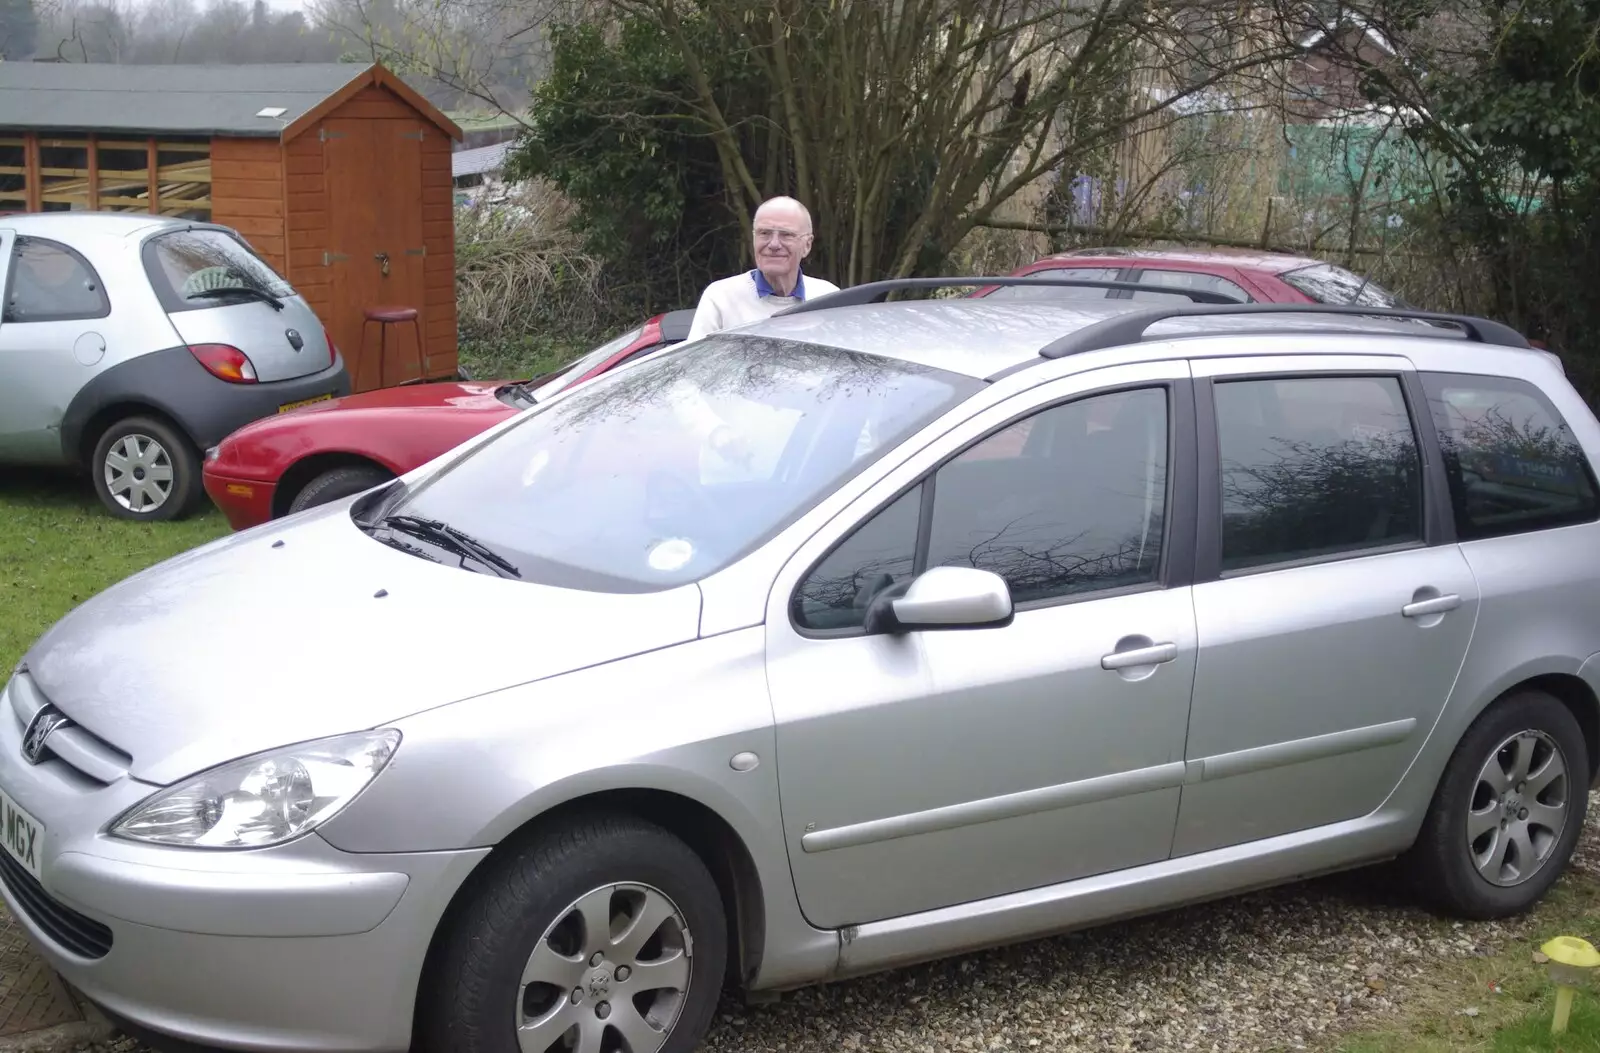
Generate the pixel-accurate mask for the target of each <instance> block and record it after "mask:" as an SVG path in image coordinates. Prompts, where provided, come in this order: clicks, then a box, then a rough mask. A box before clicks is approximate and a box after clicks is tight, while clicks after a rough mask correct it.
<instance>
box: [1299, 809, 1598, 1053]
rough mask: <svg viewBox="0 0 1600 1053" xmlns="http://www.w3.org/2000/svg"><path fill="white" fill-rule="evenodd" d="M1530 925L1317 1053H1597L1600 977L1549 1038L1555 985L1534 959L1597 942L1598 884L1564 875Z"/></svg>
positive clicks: (1449, 966)
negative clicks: (1573, 944) (1549, 948)
mask: <svg viewBox="0 0 1600 1053" xmlns="http://www.w3.org/2000/svg"><path fill="white" fill-rule="evenodd" d="M1591 807H1592V806H1591ZM1530 921H1531V924H1529V925H1528V926H1527V928H1526V930H1525V931H1524V932H1522V933H1521V935H1520V936H1518V937H1516V938H1513V939H1510V940H1507V941H1506V943H1505V945H1504V946H1502V947H1501V948H1500V949H1499V951H1498V952H1497V953H1495V954H1491V955H1488V956H1485V957H1473V958H1466V959H1460V960H1454V961H1441V962H1439V963H1438V965H1437V966H1436V967H1435V968H1433V969H1431V970H1430V971H1429V975H1428V976H1427V977H1426V979H1425V980H1423V981H1422V982H1420V983H1418V984H1417V985H1416V987H1417V989H1416V992H1415V994H1414V995H1413V996H1412V997H1411V998H1410V999H1409V1000H1408V1004H1406V1005H1404V1006H1403V1007H1402V1008H1401V1010H1400V1012H1399V1013H1397V1014H1396V1015H1395V1016H1392V1017H1388V1018H1377V1019H1374V1020H1372V1021H1369V1022H1368V1023H1367V1025H1366V1026H1365V1027H1361V1028H1359V1029H1358V1030H1356V1031H1354V1032H1352V1033H1349V1034H1345V1035H1342V1036H1337V1037H1335V1038H1334V1039H1333V1041H1332V1042H1331V1043H1329V1044H1328V1045H1327V1046H1323V1047H1321V1048H1323V1049H1328V1050H1329V1053H1600V977H1596V978H1595V980H1593V981H1591V982H1590V983H1588V984H1585V985H1582V986H1580V987H1578V989H1577V997H1576V998H1575V999H1574V1001H1573V1006H1572V1015H1571V1017H1570V1018H1569V1019H1568V1021H1567V1030H1566V1031H1565V1032H1564V1033H1562V1034H1560V1035H1552V1034H1551V1033H1550V1021H1551V1017H1552V1016H1553V1015H1554V1012H1555V986H1554V985H1553V984H1552V983H1551V982H1550V978H1549V974H1548V970H1547V966H1546V965H1544V964H1543V963H1542V962H1540V961H1539V959H1538V958H1536V957H1535V953H1536V952H1537V951H1538V950H1539V948H1540V947H1541V946H1543V945H1544V942H1545V941H1546V940H1548V939H1550V938H1551V937H1553V936H1579V937H1582V938H1584V939H1586V940H1588V941H1589V942H1591V943H1600V931H1597V929H1596V925H1597V922H1600V881H1597V880H1596V879H1595V877H1594V875H1593V874H1591V873H1589V872H1587V871H1585V870H1582V869H1577V868H1575V869H1572V870H1569V871H1568V873H1567V874H1566V875H1565V876H1564V877H1563V878H1562V879H1561V880H1560V881H1559V882H1557V883H1556V885H1555V887H1554V888H1552V889H1551V890H1550V893H1549V894H1548V895H1547V896H1546V898H1545V899H1544V901H1543V902H1541V903H1540V904H1539V905H1538V906H1537V907H1535V908H1534V910H1533V912H1532V914H1531V915H1530ZM1595 972H1597V973H1600V969H1597V970H1595Z"/></svg>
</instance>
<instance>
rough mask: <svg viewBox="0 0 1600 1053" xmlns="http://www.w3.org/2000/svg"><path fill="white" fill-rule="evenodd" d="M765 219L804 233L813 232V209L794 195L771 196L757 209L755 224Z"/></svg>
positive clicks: (759, 224)
mask: <svg viewBox="0 0 1600 1053" xmlns="http://www.w3.org/2000/svg"><path fill="white" fill-rule="evenodd" d="M763 221H765V222H768V223H771V224H773V225H775V226H780V227H788V228H789V229H790V230H795V231H798V232H800V233H802V234H810V233H811V210H810V209H808V208H806V207H805V206H804V205H802V204H801V203H800V202H798V201H796V200H795V199H794V198H792V197H782V196H780V197H769V198H767V199H766V200H765V201H763V202H761V207H760V208H758V209H756V214H755V225H756V226H758V227H759V226H761V225H762V223H763Z"/></svg>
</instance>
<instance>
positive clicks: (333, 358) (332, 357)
mask: <svg viewBox="0 0 1600 1053" xmlns="http://www.w3.org/2000/svg"><path fill="white" fill-rule="evenodd" d="M322 335H323V336H325V337H327V338H328V365H330V366H331V365H333V364H334V363H335V362H337V361H338V360H339V349H338V348H337V347H334V346H333V334H332V333H331V332H329V331H328V330H327V329H324V330H323V331H322Z"/></svg>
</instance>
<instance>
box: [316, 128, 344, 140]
mask: <svg viewBox="0 0 1600 1053" xmlns="http://www.w3.org/2000/svg"><path fill="white" fill-rule="evenodd" d="M317 138H318V139H321V140H322V141H323V142H327V141H328V140H329V139H343V138H344V133H343V132H330V131H328V129H326V128H318V129H317Z"/></svg>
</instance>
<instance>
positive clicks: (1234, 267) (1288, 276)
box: [972, 248, 1406, 307]
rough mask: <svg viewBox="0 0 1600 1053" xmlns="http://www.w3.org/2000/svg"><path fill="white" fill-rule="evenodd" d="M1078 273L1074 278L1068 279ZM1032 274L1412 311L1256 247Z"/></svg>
mask: <svg viewBox="0 0 1600 1053" xmlns="http://www.w3.org/2000/svg"><path fill="white" fill-rule="evenodd" d="M1068 271H1071V273H1070V274H1069V273H1067V272H1068ZM1029 274H1037V275H1040V276H1041V277H1042V276H1045V275H1048V276H1050V277H1055V278H1083V279H1085V280H1086V281H1101V282H1104V281H1115V282H1136V283H1138V284H1140V285H1165V286H1169V287H1174V288H1181V289H1198V290H1201V291H1203V292H1214V293H1221V294H1222V295H1224V296H1232V297H1235V298H1237V299H1238V300H1239V301H1240V302H1241V303H1250V302H1255V303H1326V304H1361V305H1364V306H1367V307H1404V306H1406V304H1404V303H1403V302H1402V301H1401V300H1400V298H1399V297H1397V296H1395V295H1394V294H1393V293H1391V292H1389V291H1388V290H1387V289H1384V288H1382V287H1381V286H1379V285H1377V284H1376V283H1374V282H1372V281H1370V280H1369V279H1366V278H1363V277H1362V276H1361V275H1359V274H1352V273H1351V272H1350V271H1347V270H1345V269H1344V268H1343V267H1338V266H1335V265H1333V264H1331V263H1324V262H1323V261H1322V260H1316V259H1311V258H1309V257H1305V256H1291V255H1287V254H1282V253H1273V252H1256V251H1252V250H1248V249H1220V248H1217V249H1078V250H1075V251H1073V252H1064V253H1060V254H1058V255H1055V256H1045V257H1043V258H1042V259H1038V260H1035V261H1034V262H1033V263H1030V264H1028V265H1027V266H1025V267H1019V268H1018V269H1017V270H1015V271H1013V272H1012V276H1014V277H1021V276H1024V275H1029ZM972 295H974V296H998V297H1002V298H1005V299H1020V298H1024V297H1027V298H1037V297H1043V298H1048V299H1058V298H1061V297H1069V298H1073V299H1084V298H1088V299H1095V300H1103V299H1106V298H1107V297H1110V298H1111V299H1113V300H1128V299H1132V300H1150V301H1153V302H1154V301H1160V300H1174V301H1176V300H1179V299H1181V298H1180V297H1179V296H1176V295H1165V294H1162V293H1159V292H1134V291H1132V290H1129V289H1110V290H1107V289H1088V288H1075V287H1073V286H1060V285H1057V286H1040V287H1039V288H1023V287H1020V286H1016V285H1002V286H993V285H990V286H986V287H984V288H982V289H978V290H976V291H975V292H974V293H973V294H972Z"/></svg>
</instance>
